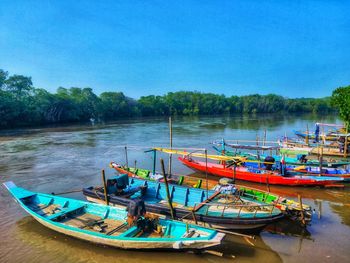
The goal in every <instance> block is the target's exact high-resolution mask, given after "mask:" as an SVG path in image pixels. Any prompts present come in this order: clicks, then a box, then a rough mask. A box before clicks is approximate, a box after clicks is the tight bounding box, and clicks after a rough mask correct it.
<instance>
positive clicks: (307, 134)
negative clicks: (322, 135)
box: [305, 124, 309, 146]
mask: <svg viewBox="0 0 350 263" xmlns="http://www.w3.org/2000/svg"><path fill="white" fill-rule="evenodd" d="M305 144H306V145H307V146H309V124H306V136H305Z"/></svg>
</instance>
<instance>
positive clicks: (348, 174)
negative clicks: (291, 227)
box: [244, 161, 350, 182]
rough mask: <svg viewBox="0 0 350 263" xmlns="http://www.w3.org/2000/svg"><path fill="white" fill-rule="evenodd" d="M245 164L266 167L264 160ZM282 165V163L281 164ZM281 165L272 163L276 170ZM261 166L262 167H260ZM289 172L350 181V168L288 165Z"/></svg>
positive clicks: (255, 167)
mask: <svg viewBox="0 0 350 263" xmlns="http://www.w3.org/2000/svg"><path fill="white" fill-rule="evenodd" d="M244 165H245V166H246V167H249V168H253V169H262V170H264V169H266V165H265V164H264V162H261V163H258V162H249V161H247V162H245V163H244ZM279 165H280V164H279ZM279 165H272V166H271V168H272V169H274V170H277V169H278V166H279ZM259 166H260V167H259ZM285 167H286V170H287V173H288V174H290V175H293V174H303V175H305V176H315V175H316V176H321V177H324V176H326V177H336V178H342V179H343V180H344V182H350V170H349V169H341V168H328V167H322V169H320V168H319V167H310V166H307V165H299V166H296V165H286V166H285Z"/></svg>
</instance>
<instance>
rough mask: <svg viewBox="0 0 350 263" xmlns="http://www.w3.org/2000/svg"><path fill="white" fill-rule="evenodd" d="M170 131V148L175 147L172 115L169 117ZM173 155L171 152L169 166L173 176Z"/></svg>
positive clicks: (169, 173) (169, 174)
mask: <svg viewBox="0 0 350 263" xmlns="http://www.w3.org/2000/svg"><path fill="white" fill-rule="evenodd" d="M169 132H170V149H171V150H172V149H173V123H172V119H171V117H169ZM172 158H173V155H172V154H169V166H168V176H169V177H171V165H172Z"/></svg>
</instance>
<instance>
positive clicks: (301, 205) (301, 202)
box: [298, 194, 305, 225]
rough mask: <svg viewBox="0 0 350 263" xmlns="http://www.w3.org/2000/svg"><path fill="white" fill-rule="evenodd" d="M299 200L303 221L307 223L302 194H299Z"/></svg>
mask: <svg viewBox="0 0 350 263" xmlns="http://www.w3.org/2000/svg"><path fill="white" fill-rule="evenodd" d="M298 201H299V206H300V212H301V222H302V223H303V224H304V225H305V218H304V209H303V201H302V198H301V195H300V194H298Z"/></svg>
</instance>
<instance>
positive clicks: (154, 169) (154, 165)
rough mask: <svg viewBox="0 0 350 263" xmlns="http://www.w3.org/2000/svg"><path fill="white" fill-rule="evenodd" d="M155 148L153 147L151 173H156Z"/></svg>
mask: <svg viewBox="0 0 350 263" xmlns="http://www.w3.org/2000/svg"><path fill="white" fill-rule="evenodd" d="M156 161H157V150H155V149H153V171H152V172H153V174H156Z"/></svg>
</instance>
